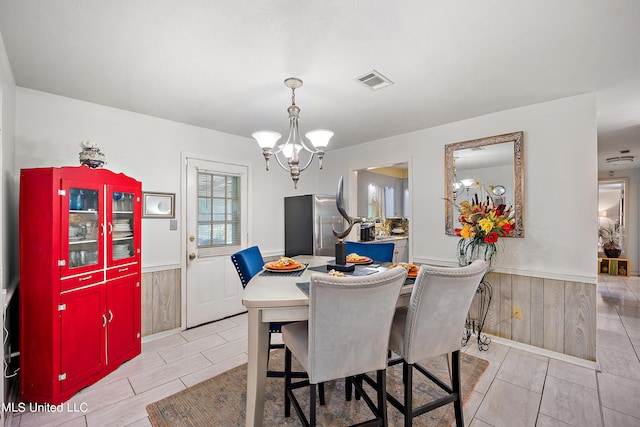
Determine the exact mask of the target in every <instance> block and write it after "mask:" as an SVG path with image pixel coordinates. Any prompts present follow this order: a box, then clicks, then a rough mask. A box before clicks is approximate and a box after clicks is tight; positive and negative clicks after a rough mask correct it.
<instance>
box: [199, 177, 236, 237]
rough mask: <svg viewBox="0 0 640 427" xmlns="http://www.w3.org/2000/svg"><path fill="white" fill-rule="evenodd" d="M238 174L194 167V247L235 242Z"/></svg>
mask: <svg viewBox="0 0 640 427" xmlns="http://www.w3.org/2000/svg"><path fill="white" fill-rule="evenodd" d="M240 196H241V194H240V177H238V176H233V175H222V174H216V173H211V172H204V171H198V248H214V247H221V246H222V247H224V246H233V247H236V246H239V245H240V237H241V235H242V233H241V231H242V230H241V225H240V224H241V223H240V216H241V206H240Z"/></svg>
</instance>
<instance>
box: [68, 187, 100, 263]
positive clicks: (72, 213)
mask: <svg viewBox="0 0 640 427" xmlns="http://www.w3.org/2000/svg"><path fill="white" fill-rule="evenodd" d="M68 191H69V211H68V214H69V217H68V222H67V223H68V230H67V236H66V238H67V239H68V240H67V241H68V245H65V246H67V247H68V254H67V255H68V266H69V271H70V272H74V269H81V268H83V267H91V266H96V267H97V266H98V265H99V264H101V262H100V261H101V260H100V253H101V251H100V240H101V239H100V226H101V221H100V216H99V215H100V209H99V208H100V191H99V190H97V189H95V188H94V189H92V188H83V187H80V186H71V187H70V188H69V190H68ZM63 223H64V222H63ZM63 238H64V234H63ZM90 269H91V268H88V269H83V270H90Z"/></svg>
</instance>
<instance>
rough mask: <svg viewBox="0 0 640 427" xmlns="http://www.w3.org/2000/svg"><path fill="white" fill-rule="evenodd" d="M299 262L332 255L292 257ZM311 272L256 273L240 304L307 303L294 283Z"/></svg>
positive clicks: (322, 260)
mask: <svg viewBox="0 0 640 427" xmlns="http://www.w3.org/2000/svg"><path fill="white" fill-rule="evenodd" d="M293 258H294V259H295V260H296V261H298V262H301V263H308V264H309V267H317V266H321V265H325V264H327V262H328V261H329V260H332V259H334V257H328V256H311V255H299V256H296V257H293ZM312 273H316V274H317V273H318V272H316V271H312V270H309V268H307V269H306V270H305V271H304V273H302V275H300V276H289V275H282V276H277V275H269V276H262V275H261V273H258V274H256V275H255V276H254V277H253V278H252V279H251V280H250V281H249V283H248V284H247V287H246V288H245V289H244V291H243V293H242V304H244V306H245V307H247V308H276V307H293V306H305V305H309V297H308V296H307V294H305V293H304V292H303V291H301V290H300V289H299V288H298V287H297V286H296V283H299V282H308V281H309V280H310V278H311V274H312ZM412 288H413V286H412V285H408V286H403V288H402V291H401V292H400V294H401V295H402V294H408V293H409V294H410V293H411V289H412Z"/></svg>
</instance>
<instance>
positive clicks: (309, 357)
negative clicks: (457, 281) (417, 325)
mask: <svg viewBox="0 0 640 427" xmlns="http://www.w3.org/2000/svg"><path fill="white" fill-rule="evenodd" d="M406 274H407V273H406V270H405V269H403V268H395V269H391V270H387V271H384V272H381V273H376V274H372V275H369V276H351V277H333V276H329V275H327V274H313V275H311V282H310V285H309V320H308V322H293V323H289V324H288V325H284V326H283V327H282V339H283V341H284V344H285V349H286V353H285V417H288V416H290V413H291V404H292V403H293V406H294V408H295V410H296V412H297V413H298V416H299V417H300V420H301V421H302V423H303V424H304V425H312V426H313V425H315V423H316V402H315V401H316V384H321V383H322V382H323V381H330V380H335V379H341V378H347V377H349V378H352V380H353V383H354V384H355V386H356V390H357V391H358V393H359V394H360V395H361V396H362V397H363V399H364V401H365V402H366V404H367V406H368V407H369V408H370V409H371V411H372V412H373V413H374V415H375V419H373V420H371V424H367V425H372V426H374V425H375V426H378V425H380V426H382V425H384V426H386V425H387V406H386V400H387V399H386V368H387V345H388V342H389V331H390V328H391V321H392V319H393V316H394V313H395V307H396V303H397V301H398V296H399V294H400V289H401V288H402V285H403V284H404V281H405V278H406ZM292 354H293V355H294V356H295V358H296V359H297V360H298V362H300V364H301V365H302V366H303V367H304V369H305V370H306V371H307V373H308V374H309V379H308V380H305V381H300V382H297V383H294V384H292V382H291V355H292ZM372 371H376V372H377V382H376V384H377V389H376V392H377V406H376V405H374V403H373V400H372V399H371V398H369V396H368V395H367V394H366V391H365V390H364V389H363V388H362V386H361V384H362V380H361V379H360V376H361V375H362V374H364V373H366V372H372ZM305 386H309V397H310V404H309V420H307V419H306V417H305V415H304V413H303V410H302V408H301V406H300V404H299V403H298V401H297V399H296V397H295V396H294V394H293V390H294V389H297V388H300V387H305ZM320 390H321V393H322V389H320ZM322 403H323V402H322V401H321V402H320V404H322Z"/></svg>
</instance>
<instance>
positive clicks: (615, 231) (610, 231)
mask: <svg viewBox="0 0 640 427" xmlns="http://www.w3.org/2000/svg"><path fill="white" fill-rule="evenodd" d="M622 231H623V229H622V227H621V226H620V224H618V223H617V222H614V223H612V224H610V225H608V226H604V227H600V228H599V229H598V236H599V237H600V243H601V245H602V250H603V251H604V254H605V255H606V256H607V258H618V257H619V256H620V254H621V253H622V247H621V246H620V241H621V238H622Z"/></svg>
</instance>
